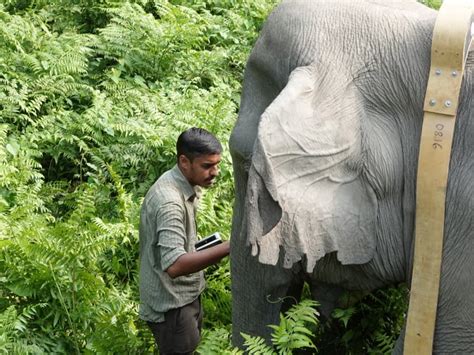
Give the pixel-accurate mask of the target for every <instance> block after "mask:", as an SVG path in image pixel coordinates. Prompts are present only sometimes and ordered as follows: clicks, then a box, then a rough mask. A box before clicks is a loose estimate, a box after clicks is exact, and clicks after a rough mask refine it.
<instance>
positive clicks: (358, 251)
mask: <svg viewBox="0 0 474 355" xmlns="http://www.w3.org/2000/svg"><path fill="white" fill-rule="evenodd" d="M435 18H436V12H435V11H433V10H430V9H428V8H426V7H424V6H423V5H421V4H418V3H416V2H410V1H406V2H398V1H397V2H386V1H382V0H381V1H351V2H348V1H344V0H341V1H329V2H328V1H303V0H296V1H283V2H282V3H281V4H280V5H279V6H278V7H277V8H276V9H275V10H274V12H273V13H272V14H271V15H270V17H269V19H268V20H267V22H266V24H265V26H264V28H263V30H262V32H261V35H260V37H259V39H258V41H257V43H256V45H255V47H254V49H253V51H252V53H251V56H250V58H249V61H248V64H247V68H246V72H245V78H244V86H243V93H242V101H241V108H240V113H239V119H238V122H237V123H236V126H235V127H234V130H233V132H232V135H231V142H230V145H231V151H232V157H233V161H234V172H235V184H236V194H237V196H236V203H235V207H234V219H233V229H232V242H231V243H232V244H231V261H232V292H233V327H234V342H235V343H236V344H240V342H241V338H240V332H246V333H250V334H254V335H255V334H257V335H263V336H267V337H268V333H269V330H268V328H267V327H266V325H267V324H272V323H276V322H277V321H278V313H279V311H280V305H281V303H279V302H277V301H278V300H281V299H282V298H284V297H285V296H286V295H287V294H288V293H289V292H291V291H292V290H293V289H294V287H293V286H294V285H295V284H298V283H300V282H301V280H306V281H308V282H309V283H310V286H311V289H312V290H313V291H314V293H315V294H316V295H317V296H316V297H319V296H320V297H322V298H323V299H325V298H326V299H328V300H331V298H333V296H334V294H335V292H332V291H331V289H334V288H337V289H339V288H345V289H353V290H355V289H359V290H373V289H375V288H377V287H380V286H384V285H389V284H392V283H395V282H401V281H407V282H409V281H410V273H411V267H412V254H413V238H414V236H413V232H414V218H415V216H414V213H415V185H416V167H417V159H418V144H419V137H420V132H421V125H422V119H423V99H424V92H425V89H426V84H427V79H428V72H429V65H430V48H431V35H432V31H433V26H434V21H435ZM472 54H473V53H471V56H470V59H469V61H468V64H467V68H466V77H465V80H464V83H463V88H462V98H461V104H460V109H459V112H458V124H457V127H456V132H455V143H454V145H453V154H452V161H451V167H450V169H451V170H450V179H449V184H448V192H447V196H448V197H447V204H446V223H445V224H446V225H445V249H444V261H443V274H442V278H441V291H440V303H439V311H438V321H437V329H436V340H435V350H436V351H439V352H444V351H454V352H455V351H456V350H459V351H462V350H463V349H469V347H470V349H472V347H473V346H474V337H472V335H473V333H474V326H472V325H471V324H472V319H473V318H472V317H474V296H471V294H474V293H473V292H474V281H469V282H466V277H467V276H468V275H472V274H473V273H474V266H471V265H474V254H473V253H471V251H473V250H474V229H473V222H474V216H473V214H472V213H471V212H469V211H471V209H472V207H474V197H473V196H474V194H473V193H474V183H473V178H474V157H473V154H474V153H473V152H474V122H472V121H470V118H473V119H474V117H473V114H472V113H473V95H472V91H473V74H474V66H473V59H472V58H473V55H472ZM457 270H462V272H459V274H456V277H454V278H453V274H455V273H457ZM321 290H323V291H321ZM336 293H337V292H336ZM460 305H462V306H465V307H468V308H469V312H468V313H469V317H467V318H465V317H466V313H465V311H464V310H462V309H460V308H459V306H460ZM471 310H472V311H471ZM463 312H464V313H463ZM464 318H465V319H464ZM454 323H456V324H455V325H454ZM456 327H459V329H462V330H463V331H464V333H463V334H464V335H465V337H464V338H463V339H461V338H462V337H461V336H460V335H458V334H454V330H455V329H457V328H456Z"/></svg>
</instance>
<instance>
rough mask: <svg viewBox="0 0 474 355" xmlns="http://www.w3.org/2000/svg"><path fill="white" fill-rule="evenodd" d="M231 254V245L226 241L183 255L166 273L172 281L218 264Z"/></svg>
mask: <svg viewBox="0 0 474 355" xmlns="http://www.w3.org/2000/svg"><path fill="white" fill-rule="evenodd" d="M229 252H230V243H229V241H225V242H223V243H222V244H219V245H216V246H213V247H210V248H208V249H204V250H201V251H196V252H192V253H186V254H183V255H181V256H180V257H179V258H178V259H176V261H175V262H174V263H173V264H172V265H171V266H170V267H169V268H168V269H166V270H165V271H166V273H167V274H168V275H169V276H170V277H171V278H172V279H174V278H175V277H178V276H183V275H188V274H192V273H194V272H197V271H201V270H203V269H205V268H206V267H208V266H210V265H214V264H217V263H218V262H219V261H220V260H221V259H222V258H224V257H225V256H227V255H229Z"/></svg>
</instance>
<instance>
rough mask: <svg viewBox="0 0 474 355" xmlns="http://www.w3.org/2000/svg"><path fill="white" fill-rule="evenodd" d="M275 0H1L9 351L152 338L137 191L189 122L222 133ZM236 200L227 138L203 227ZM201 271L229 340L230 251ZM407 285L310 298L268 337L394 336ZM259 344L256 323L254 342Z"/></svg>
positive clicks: (373, 343) (386, 341) (2, 310)
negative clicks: (324, 310)
mask: <svg viewBox="0 0 474 355" xmlns="http://www.w3.org/2000/svg"><path fill="white" fill-rule="evenodd" d="M275 3H276V0H193V1H191V0H169V1H168V0H135V1H122V0H3V1H2V4H0V353H14V354H24V353H32V354H37V353H150V352H153V341H152V338H151V335H150V333H149V332H148V330H147V328H146V326H145V325H144V324H143V323H142V322H141V321H139V320H138V319H137V309H138V290H137V285H138V283H137V265H138V235H137V226H138V214H139V208H140V203H141V199H142V198H143V195H144V193H145V192H146V190H147V189H148V188H149V186H150V185H151V184H152V183H153V181H154V180H155V179H156V178H157V177H158V176H159V175H160V174H161V173H163V172H164V171H165V170H167V169H169V168H170V167H171V166H173V164H174V162H175V157H174V142H175V140H176V137H177V135H178V134H179V132H181V131H182V130H183V129H185V128H188V127H190V126H201V127H205V128H207V129H209V130H210V131H212V132H214V133H215V134H216V135H217V136H218V137H219V138H220V139H221V141H222V142H224V143H225V142H227V141H228V137H229V134H230V130H231V128H232V126H233V124H234V122H235V119H236V115H237V110H238V104H239V94H240V86H241V81H242V73H243V69H244V65H245V61H246V58H247V56H248V54H249V51H250V49H251V46H252V44H253V43H254V41H255V39H256V36H257V34H258V31H259V30H260V28H261V25H262V23H263V20H264V19H265V18H266V16H267V14H268V13H269V11H270V10H271V9H272V7H273V6H274V4H275ZM232 201H233V182H232V168H231V162H230V157H229V153H228V149H226V150H225V153H224V160H223V163H222V167H221V178H220V179H219V182H218V184H217V186H215V188H213V189H210V190H208V191H207V192H206V194H205V195H204V198H203V201H202V204H201V209H200V213H199V221H198V226H199V233H200V234H201V235H207V234H210V233H212V232H214V231H216V230H219V231H221V232H222V234H223V235H224V236H225V237H228V236H229V234H230V221H231V212H232V211H231V209H232ZM207 282H208V289H207V291H206V292H205V295H204V306H205V312H206V318H205V325H204V327H205V333H204V335H205V339H204V341H203V342H202V344H201V352H202V353H209V352H215V353H222V352H224V351H228V352H236V351H235V350H232V349H231V347H230V346H229V341H228V334H229V329H230V323H231V319H230V307H231V295H230V286H229V284H230V275H229V266H228V263H227V262H224V263H222V264H221V265H219V267H213V268H210V269H208V270H207ZM405 293H406V292H405V291H404V289H403V287H402V288H400V289H388V290H383V291H378V293H374V294H371V295H369V296H366V298H365V299H364V301H363V302H359V303H357V304H356V305H353V306H351V307H349V308H345V309H340V310H337V311H336V312H335V313H334V319H333V320H331V321H329V322H328V323H320V322H318V321H316V318H315V317H316V312H314V304H313V303H311V302H308V303H303V304H302V306H301V307H300V308H296V309H295V310H292V312H289V313H288V314H287V316H286V317H282V324H281V325H280V326H279V327H275V336H274V340H275V341H274V345H275V347H274V349H276V350H274V351H278V352H283V353H288V352H290V351H291V349H292V348H296V347H301V346H305V347H309V348H312V347H314V345H313V343H314V344H316V345H317V346H318V347H320V348H322V349H324V346H328V347H331V346H334V347H337V348H340V349H341V351H348V352H353V353H359V352H368V351H372V352H374V353H380V352H386V351H387V350H388V349H390V347H391V346H392V344H393V339H394V338H395V336H396V333H397V332H398V331H399V329H400V326H401V323H402V321H403V312H404V309H405V308H404V307H406V305H405V302H406V297H405ZM302 321H305V322H306V323H304V322H303V323H304V324H303V323H301V322H302ZM300 323H301V324H300ZM295 324H296V325H297V326H295ZM305 327H309V329H311V332H313V333H314V334H316V335H317V337H316V338H313V339H312V340H310V339H309V338H307V337H305V334H307V332H306V331H305V330H304V329H306V328H305ZM291 329H293V330H294V329H300V330H301V332H300V333H299V334H296V337H293V336H294V334H293V335H289V334H288V332H287V331H288V330H291ZM295 339H296V340H295ZM318 344H321V345H318ZM325 344H326V345H325ZM266 346H267V345H265V344H263V343H262V342H261V341H260V340H259V339H251V338H249V349H254V352H258V351H259V350H258V349H260V350H261V351H267V352H271V351H273V350H271V349H270V348H268V347H267V348H265V347H266ZM264 348H265V349H266V350H262V349H264Z"/></svg>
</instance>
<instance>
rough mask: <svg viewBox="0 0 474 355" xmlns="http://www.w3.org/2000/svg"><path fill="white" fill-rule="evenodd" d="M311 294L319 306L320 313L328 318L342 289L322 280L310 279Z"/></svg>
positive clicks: (336, 303)
mask: <svg viewBox="0 0 474 355" xmlns="http://www.w3.org/2000/svg"><path fill="white" fill-rule="evenodd" d="M309 285H310V290H311V296H312V298H313V299H314V300H316V301H317V302H318V303H319V304H320V306H319V308H320V310H321V314H322V315H323V316H324V317H325V318H328V319H329V318H330V316H331V313H332V311H333V310H334V308H336V307H337V306H338V305H339V303H338V302H339V299H340V297H341V296H342V294H343V292H344V289H342V288H341V287H338V286H335V285H330V284H327V283H324V282H316V281H310V284H309Z"/></svg>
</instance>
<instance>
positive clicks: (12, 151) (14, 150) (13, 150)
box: [5, 140, 20, 156]
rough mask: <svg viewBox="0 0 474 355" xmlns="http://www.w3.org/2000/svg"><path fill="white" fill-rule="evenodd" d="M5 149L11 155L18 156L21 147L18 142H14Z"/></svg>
mask: <svg viewBox="0 0 474 355" xmlns="http://www.w3.org/2000/svg"><path fill="white" fill-rule="evenodd" d="M5 148H6V149H7V151H8V152H9V153H10V154H11V155H13V156H16V155H17V154H18V150H19V149H20V146H19V144H18V143H17V142H16V141H14V140H12V141H10V143H8V144H7V145H6V146H5Z"/></svg>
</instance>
